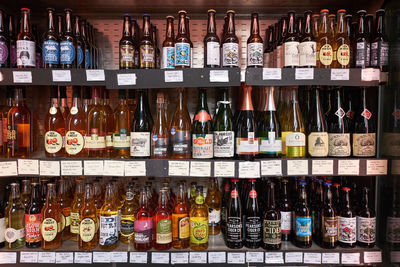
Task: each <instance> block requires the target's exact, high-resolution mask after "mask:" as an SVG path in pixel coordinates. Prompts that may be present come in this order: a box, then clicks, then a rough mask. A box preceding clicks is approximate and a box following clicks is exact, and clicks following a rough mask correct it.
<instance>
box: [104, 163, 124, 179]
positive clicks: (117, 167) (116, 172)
mask: <svg viewBox="0 0 400 267" xmlns="http://www.w3.org/2000/svg"><path fill="white" fill-rule="evenodd" d="M124 170H125V165H124V161H120V160H105V161H104V170H103V175H104V176H124Z"/></svg>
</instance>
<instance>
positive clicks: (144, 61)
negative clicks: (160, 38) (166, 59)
mask: <svg viewBox="0 0 400 267" xmlns="http://www.w3.org/2000/svg"><path fill="white" fill-rule="evenodd" d="M140 67H141V68H154V67H155V55H154V46H152V45H148V44H145V45H141V46H140Z"/></svg>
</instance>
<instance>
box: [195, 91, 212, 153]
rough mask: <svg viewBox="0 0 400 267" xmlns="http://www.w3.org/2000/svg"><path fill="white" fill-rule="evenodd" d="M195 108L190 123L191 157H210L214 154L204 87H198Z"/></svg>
mask: <svg viewBox="0 0 400 267" xmlns="http://www.w3.org/2000/svg"><path fill="white" fill-rule="evenodd" d="M196 110H197V111H196V113H195V116H194V119H193V125H192V157H193V158H195V159H196V158H197V159H210V158H212V157H213V155H214V153H213V148H214V145H213V141H214V140H213V139H214V138H213V132H212V130H213V129H212V125H211V116H210V112H209V111H208V105H207V95H206V89H205V88H199V98H198V102H197V109H196Z"/></svg>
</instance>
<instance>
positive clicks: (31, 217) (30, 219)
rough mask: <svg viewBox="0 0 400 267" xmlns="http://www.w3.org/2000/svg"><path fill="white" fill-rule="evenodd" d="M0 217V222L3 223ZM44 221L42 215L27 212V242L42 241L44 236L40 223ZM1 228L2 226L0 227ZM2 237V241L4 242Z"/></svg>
mask: <svg viewBox="0 0 400 267" xmlns="http://www.w3.org/2000/svg"><path fill="white" fill-rule="evenodd" d="M1 220H4V218H3V219H0V224H1ZM41 223H42V215H41V214H40V213H39V214H25V242H27V243H35V242H40V241H41V240H42V236H41V234H40V224H41ZM0 228H1V227H0ZM3 241H4V240H2V239H1V238H0V242H3Z"/></svg>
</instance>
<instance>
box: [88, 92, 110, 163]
mask: <svg viewBox="0 0 400 267" xmlns="http://www.w3.org/2000/svg"><path fill="white" fill-rule="evenodd" d="M92 101H93V102H92V106H91V108H90V111H89V114H88V117H87V128H86V136H85V150H86V151H88V156H89V157H90V158H101V157H104V156H105V152H106V138H105V136H106V116H105V112H104V107H103V99H102V97H101V88H100V87H92Z"/></svg>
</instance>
